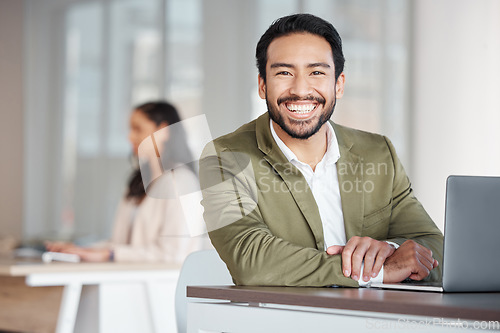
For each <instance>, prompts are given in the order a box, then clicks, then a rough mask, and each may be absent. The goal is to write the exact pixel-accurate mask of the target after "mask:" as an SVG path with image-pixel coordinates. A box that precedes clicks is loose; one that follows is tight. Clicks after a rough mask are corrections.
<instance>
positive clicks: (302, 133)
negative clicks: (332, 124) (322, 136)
mask: <svg viewBox="0 0 500 333" xmlns="http://www.w3.org/2000/svg"><path fill="white" fill-rule="evenodd" d="M296 100H298V99H296ZM282 102H283V101H279V102H278V108H279V105H280V104H281V103H282ZM336 104H337V99H336V98H335V101H334V102H333V105H332V107H331V108H329V109H328V108H326V105H325V104H324V103H323V107H325V109H326V112H325V113H323V114H322V115H321V116H320V117H319V118H318V122H317V123H316V124H312V122H313V121H314V119H309V120H303V121H301V120H295V119H289V120H290V122H291V123H292V124H296V125H298V126H299V127H300V128H299V130H294V129H293V127H292V126H288V125H287V124H286V123H285V120H284V117H283V116H282V115H281V114H280V112H279V110H278V109H276V108H274V107H273V106H272V105H270V103H269V100H268V99H267V93H266V105H267V113H269V117H271V119H272V121H274V122H275V123H276V124H278V125H279V127H281V129H282V130H283V131H285V133H286V134H288V135H290V136H291V137H292V138H294V139H300V140H306V139H309V138H310V137H311V136H313V135H314V134H316V133H318V131H319V130H320V129H321V127H322V126H323V125H324V124H325V123H326V122H327V121H328V120H329V119H330V117H331V116H332V114H333V111H334V110H335V105H336ZM309 126H310V128H308V127H309Z"/></svg>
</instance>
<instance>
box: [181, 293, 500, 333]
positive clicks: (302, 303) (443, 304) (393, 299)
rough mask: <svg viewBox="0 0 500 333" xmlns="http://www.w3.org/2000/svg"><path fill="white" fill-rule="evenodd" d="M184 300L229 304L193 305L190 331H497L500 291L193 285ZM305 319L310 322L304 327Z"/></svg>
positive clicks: (190, 311)
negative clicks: (438, 291) (437, 291)
mask: <svg viewBox="0 0 500 333" xmlns="http://www.w3.org/2000/svg"><path fill="white" fill-rule="evenodd" d="M187 296H188V297H197V298H202V299H216V300H225V301H231V302H233V303H228V302H226V303H225V304H224V303H201V302H196V301H195V302H194V303H191V304H190V309H189V310H188V311H189V312H188V319H189V323H190V324H191V323H192V325H191V326H189V325H188V328H189V329H190V330H191V331H193V332H194V331H196V330H197V329H205V330H219V331H235V329H236V331H238V332H246V331H248V332H251V331H254V332H256V331H259V332H263V331H262V330H264V331H269V332H272V331H273V330H274V331H276V329H279V330H280V331H281V330H284V331H287V332H291V331H293V332H301V331H302V330H303V329H304V328H306V327H307V330H308V331H317V330H318V329H330V331H331V329H332V328H333V327H338V328H345V329H351V331H352V329H353V328H356V329H357V330H359V331H361V330H371V331H373V329H391V328H392V329H395V330H397V329H399V330H403V329H411V330H412V331H422V332H424V331H425V332H428V331H436V332H441V331H445V332H449V331H450V329H455V330H456V329H457V328H460V330H464V329H473V328H483V329H484V328H487V329H490V330H491V329H492V330H498V331H500V322H499V321H500V293H454V294H440V293H430V292H410V291H394V290H381V289H370V288H360V289H355V288H290V287H236V286H215V287H207V286H203V287H197V286H191V287H188V288H187ZM205 310H207V311H205ZM299 320H300V321H302V323H301V322H299ZM304 320H305V321H306V322H308V324H306V326H304V323H303V321H304ZM217 322H218V325H215V324H216V323H217ZM252 325H255V326H252ZM332 325H333V326H332ZM244 327H245V328H244ZM268 328H269V329H268ZM188 331H189V330H188Z"/></svg>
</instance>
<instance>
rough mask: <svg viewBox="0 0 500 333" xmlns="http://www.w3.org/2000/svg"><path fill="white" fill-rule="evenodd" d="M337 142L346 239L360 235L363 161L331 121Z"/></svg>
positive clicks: (361, 225)
mask: <svg viewBox="0 0 500 333" xmlns="http://www.w3.org/2000/svg"><path fill="white" fill-rule="evenodd" d="M332 125H333V128H334V130H335V135H336V136H337V141H338V143H339V150H340V158H339V160H338V161H337V175H338V179H339V187H340V198H341V201H342V212H343V215H344V227H345V233H346V239H347V240H349V239H350V238H351V237H352V236H355V235H360V234H361V230H362V227H363V216H364V211H363V207H364V204H363V200H364V196H363V184H364V183H363V182H364V180H363V165H362V164H363V161H362V159H361V158H360V157H359V156H358V155H356V154H354V153H353V152H352V147H353V146H354V144H353V143H352V142H351V141H350V140H349V139H348V138H347V137H345V136H344V135H343V133H342V131H341V129H339V127H338V126H337V125H336V124H334V123H332Z"/></svg>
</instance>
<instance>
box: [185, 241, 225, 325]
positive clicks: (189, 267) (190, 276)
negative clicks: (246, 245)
mask: <svg viewBox="0 0 500 333" xmlns="http://www.w3.org/2000/svg"><path fill="white" fill-rule="evenodd" d="M189 285H193V286H209V285H233V280H232V279H231V275H230V274H229V271H228V270H227V267H226V264H225V263H224V262H223V261H222V260H221V259H220V257H219V255H218V254H217V251H215V250H205V251H198V252H193V253H191V254H190V255H189V256H188V257H187V258H186V260H185V261H184V264H183V265H182V268H181V272H180V274H179V280H178V282H177V288H176V290H175V317H176V322H177V332H179V333H185V332H186V328H187V304H188V299H187V297H186V287H187V286H189ZM204 301H210V300H204Z"/></svg>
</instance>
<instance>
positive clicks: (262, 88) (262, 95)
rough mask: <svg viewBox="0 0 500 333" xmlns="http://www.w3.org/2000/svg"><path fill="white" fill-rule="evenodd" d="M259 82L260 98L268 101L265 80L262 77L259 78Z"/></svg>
mask: <svg viewBox="0 0 500 333" xmlns="http://www.w3.org/2000/svg"><path fill="white" fill-rule="evenodd" d="M258 80H259V96H260V98H262V99H266V82H264V79H263V78H262V77H261V76H260V74H259V76H258Z"/></svg>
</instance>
